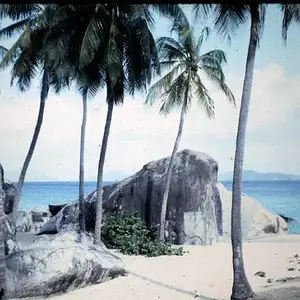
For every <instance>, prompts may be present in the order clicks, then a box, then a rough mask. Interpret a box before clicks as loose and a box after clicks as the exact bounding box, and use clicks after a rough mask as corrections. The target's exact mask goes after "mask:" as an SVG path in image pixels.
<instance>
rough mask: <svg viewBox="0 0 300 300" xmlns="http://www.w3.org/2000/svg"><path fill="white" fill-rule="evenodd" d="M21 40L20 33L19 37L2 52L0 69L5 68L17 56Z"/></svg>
mask: <svg viewBox="0 0 300 300" xmlns="http://www.w3.org/2000/svg"><path fill="white" fill-rule="evenodd" d="M21 41H22V35H21V36H20V37H19V39H18V40H17V41H16V42H15V43H14V44H13V45H12V46H11V47H10V48H9V49H8V50H7V51H5V52H4V53H3V54H4V56H3V58H2V60H1V62H0V69H2V70H3V69H5V68H7V67H8V66H9V65H10V64H11V63H12V62H13V61H14V60H15V58H16V57H17V55H18V53H19V49H20V44H21Z"/></svg>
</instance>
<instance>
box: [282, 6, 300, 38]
mask: <svg viewBox="0 0 300 300" xmlns="http://www.w3.org/2000/svg"><path fill="white" fill-rule="evenodd" d="M279 6H280V9H281V11H282V29H281V34H282V38H283V41H284V42H285V43H286V41H287V33H288V29H289V27H290V25H291V23H292V22H293V21H294V22H297V23H300V4H288V3H282V4H279Z"/></svg>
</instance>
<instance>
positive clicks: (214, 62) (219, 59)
mask: <svg viewBox="0 0 300 300" xmlns="http://www.w3.org/2000/svg"><path fill="white" fill-rule="evenodd" d="M198 63H199V64H200V68H201V67H202V65H203V66H206V65H209V66H219V65H222V64H224V63H227V57H226V53H225V52H224V51H222V50H218V49H216V50H211V51H209V52H207V53H205V54H203V55H201V56H199V58H198Z"/></svg>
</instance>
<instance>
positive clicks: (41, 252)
mask: <svg viewBox="0 0 300 300" xmlns="http://www.w3.org/2000/svg"><path fill="white" fill-rule="evenodd" d="M121 275H126V271H125V268H124V263H123V262H122V260H121V259H120V258H119V257H117V256H116V255H114V254H113V253H111V252H109V250H107V249H106V248H105V246H103V245H102V246H96V245H93V240H92V238H91V237H90V236H89V235H84V234H78V233H76V232H74V231H72V232H62V233H59V234H56V235H51V236H47V235H44V236H40V237H38V238H37V239H36V240H35V241H34V242H33V243H32V244H31V245H30V246H28V247H27V248H26V249H24V250H22V251H17V252H14V253H12V254H10V255H9V256H7V257H6V276H7V291H8V295H9V297H10V298H22V297H36V296H48V295H51V294H56V293H62V292H66V291H70V290H73V289H75V288H80V287H84V286H87V285H91V284H96V283H100V282H104V281H107V280H110V279H113V278H115V277H117V276H121Z"/></svg>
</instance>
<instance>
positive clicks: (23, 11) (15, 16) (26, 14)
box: [0, 4, 43, 21]
mask: <svg viewBox="0 0 300 300" xmlns="http://www.w3.org/2000/svg"><path fill="white" fill-rule="evenodd" d="M42 10H43V6H41V5H39V4H1V5H0V19H4V18H7V17H8V18H10V19H12V20H13V21H19V20H20V19H24V18H25V19H26V18H30V17H32V16H33V15H35V14H39V13H40V12H41V11H42Z"/></svg>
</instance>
